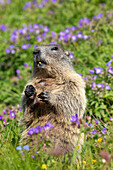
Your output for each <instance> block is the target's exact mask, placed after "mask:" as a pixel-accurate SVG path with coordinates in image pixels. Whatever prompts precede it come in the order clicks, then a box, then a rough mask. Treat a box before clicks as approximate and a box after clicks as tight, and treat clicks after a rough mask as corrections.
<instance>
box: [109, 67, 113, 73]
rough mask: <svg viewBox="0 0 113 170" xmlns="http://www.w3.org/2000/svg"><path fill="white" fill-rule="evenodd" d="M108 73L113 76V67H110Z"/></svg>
mask: <svg viewBox="0 0 113 170" xmlns="http://www.w3.org/2000/svg"><path fill="white" fill-rule="evenodd" d="M108 73H110V74H113V68H112V66H110V67H109V68H108Z"/></svg>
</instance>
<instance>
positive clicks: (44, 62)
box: [36, 59, 47, 66]
mask: <svg viewBox="0 0 113 170" xmlns="http://www.w3.org/2000/svg"><path fill="white" fill-rule="evenodd" d="M36 63H37V65H38V66H42V65H43V64H47V61H46V60H45V59H37V60H36Z"/></svg>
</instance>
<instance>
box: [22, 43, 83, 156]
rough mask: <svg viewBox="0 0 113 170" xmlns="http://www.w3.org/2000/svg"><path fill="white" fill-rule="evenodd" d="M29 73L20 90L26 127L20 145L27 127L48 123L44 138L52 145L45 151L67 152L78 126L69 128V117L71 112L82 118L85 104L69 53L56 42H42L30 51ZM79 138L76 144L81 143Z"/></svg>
mask: <svg viewBox="0 0 113 170" xmlns="http://www.w3.org/2000/svg"><path fill="white" fill-rule="evenodd" d="M33 56H34V68H33V74H32V77H31V79H30V80H29V82H28V83H27V85H26V86H25V89H24V94H23V97H22V106H23V110H24V115H23V120H22V123H23V124H24V125H26V130H24V131H23V133H22V136H21V141H20V143H21V144H26V143H27V141H28V139H29V135H28V134H27V133H28V131H29V129H30V128H32V127H36V126H37V125H40V126H44V125H45V123H51V124H52V125H53V127H52V128H51V129H50V130H49V131H48V138H49V139H50V140H51V143H52V146H51V148H48V152H50V153H53V154H56V155H58V154H61V153H67V152H69V151H73V149H74V148H75V146H76V144H77V141H78V136H79V134H80V129H78V128H77V127H75V128H73V127H72V125H71V122H70V120H71V116H72V115H74V114H75V113H76V114H78V116H79V118H82V117H83V114H84V111H85V107H86V97H85V83H84V81H83V79H82V78H81V76H80V75H78V74H77V73H76V72H75V70H74V68H73V66H72V62H71V59H70V57H69V52H68V51H65V50H64V49H62V48H61V47H60V46H59V45H42V46H40V47H37V48H36V49H35V50H34V52H33ZM83 138H84V136H83V134H82V136H81V137H80V140H79V145H80V144H83V141H84V139H83Z"/></svg>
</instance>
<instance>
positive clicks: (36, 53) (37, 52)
mask: <svg viewBox="0 0 113 170" xmlns="http://www.w3.org/2000/svg"><path fill="white" fill-rule="evenodd" d="M40 54H41V50H40V49H39V48H36V49H35V50H34V51H33V55H38V56H40Z"/></svg>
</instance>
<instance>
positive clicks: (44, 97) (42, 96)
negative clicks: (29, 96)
mask: <svg viewBox="0 0 113 170" xmlns="http://www.w3.org/2000/svg"><path fill="white" fill-rule="evenodd" d="M38 97H39V98H40V99H41V101H43V102H48V101H49V96H48V91H43V92H41V93H40V94H39V95H38Z"/></svg>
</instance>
